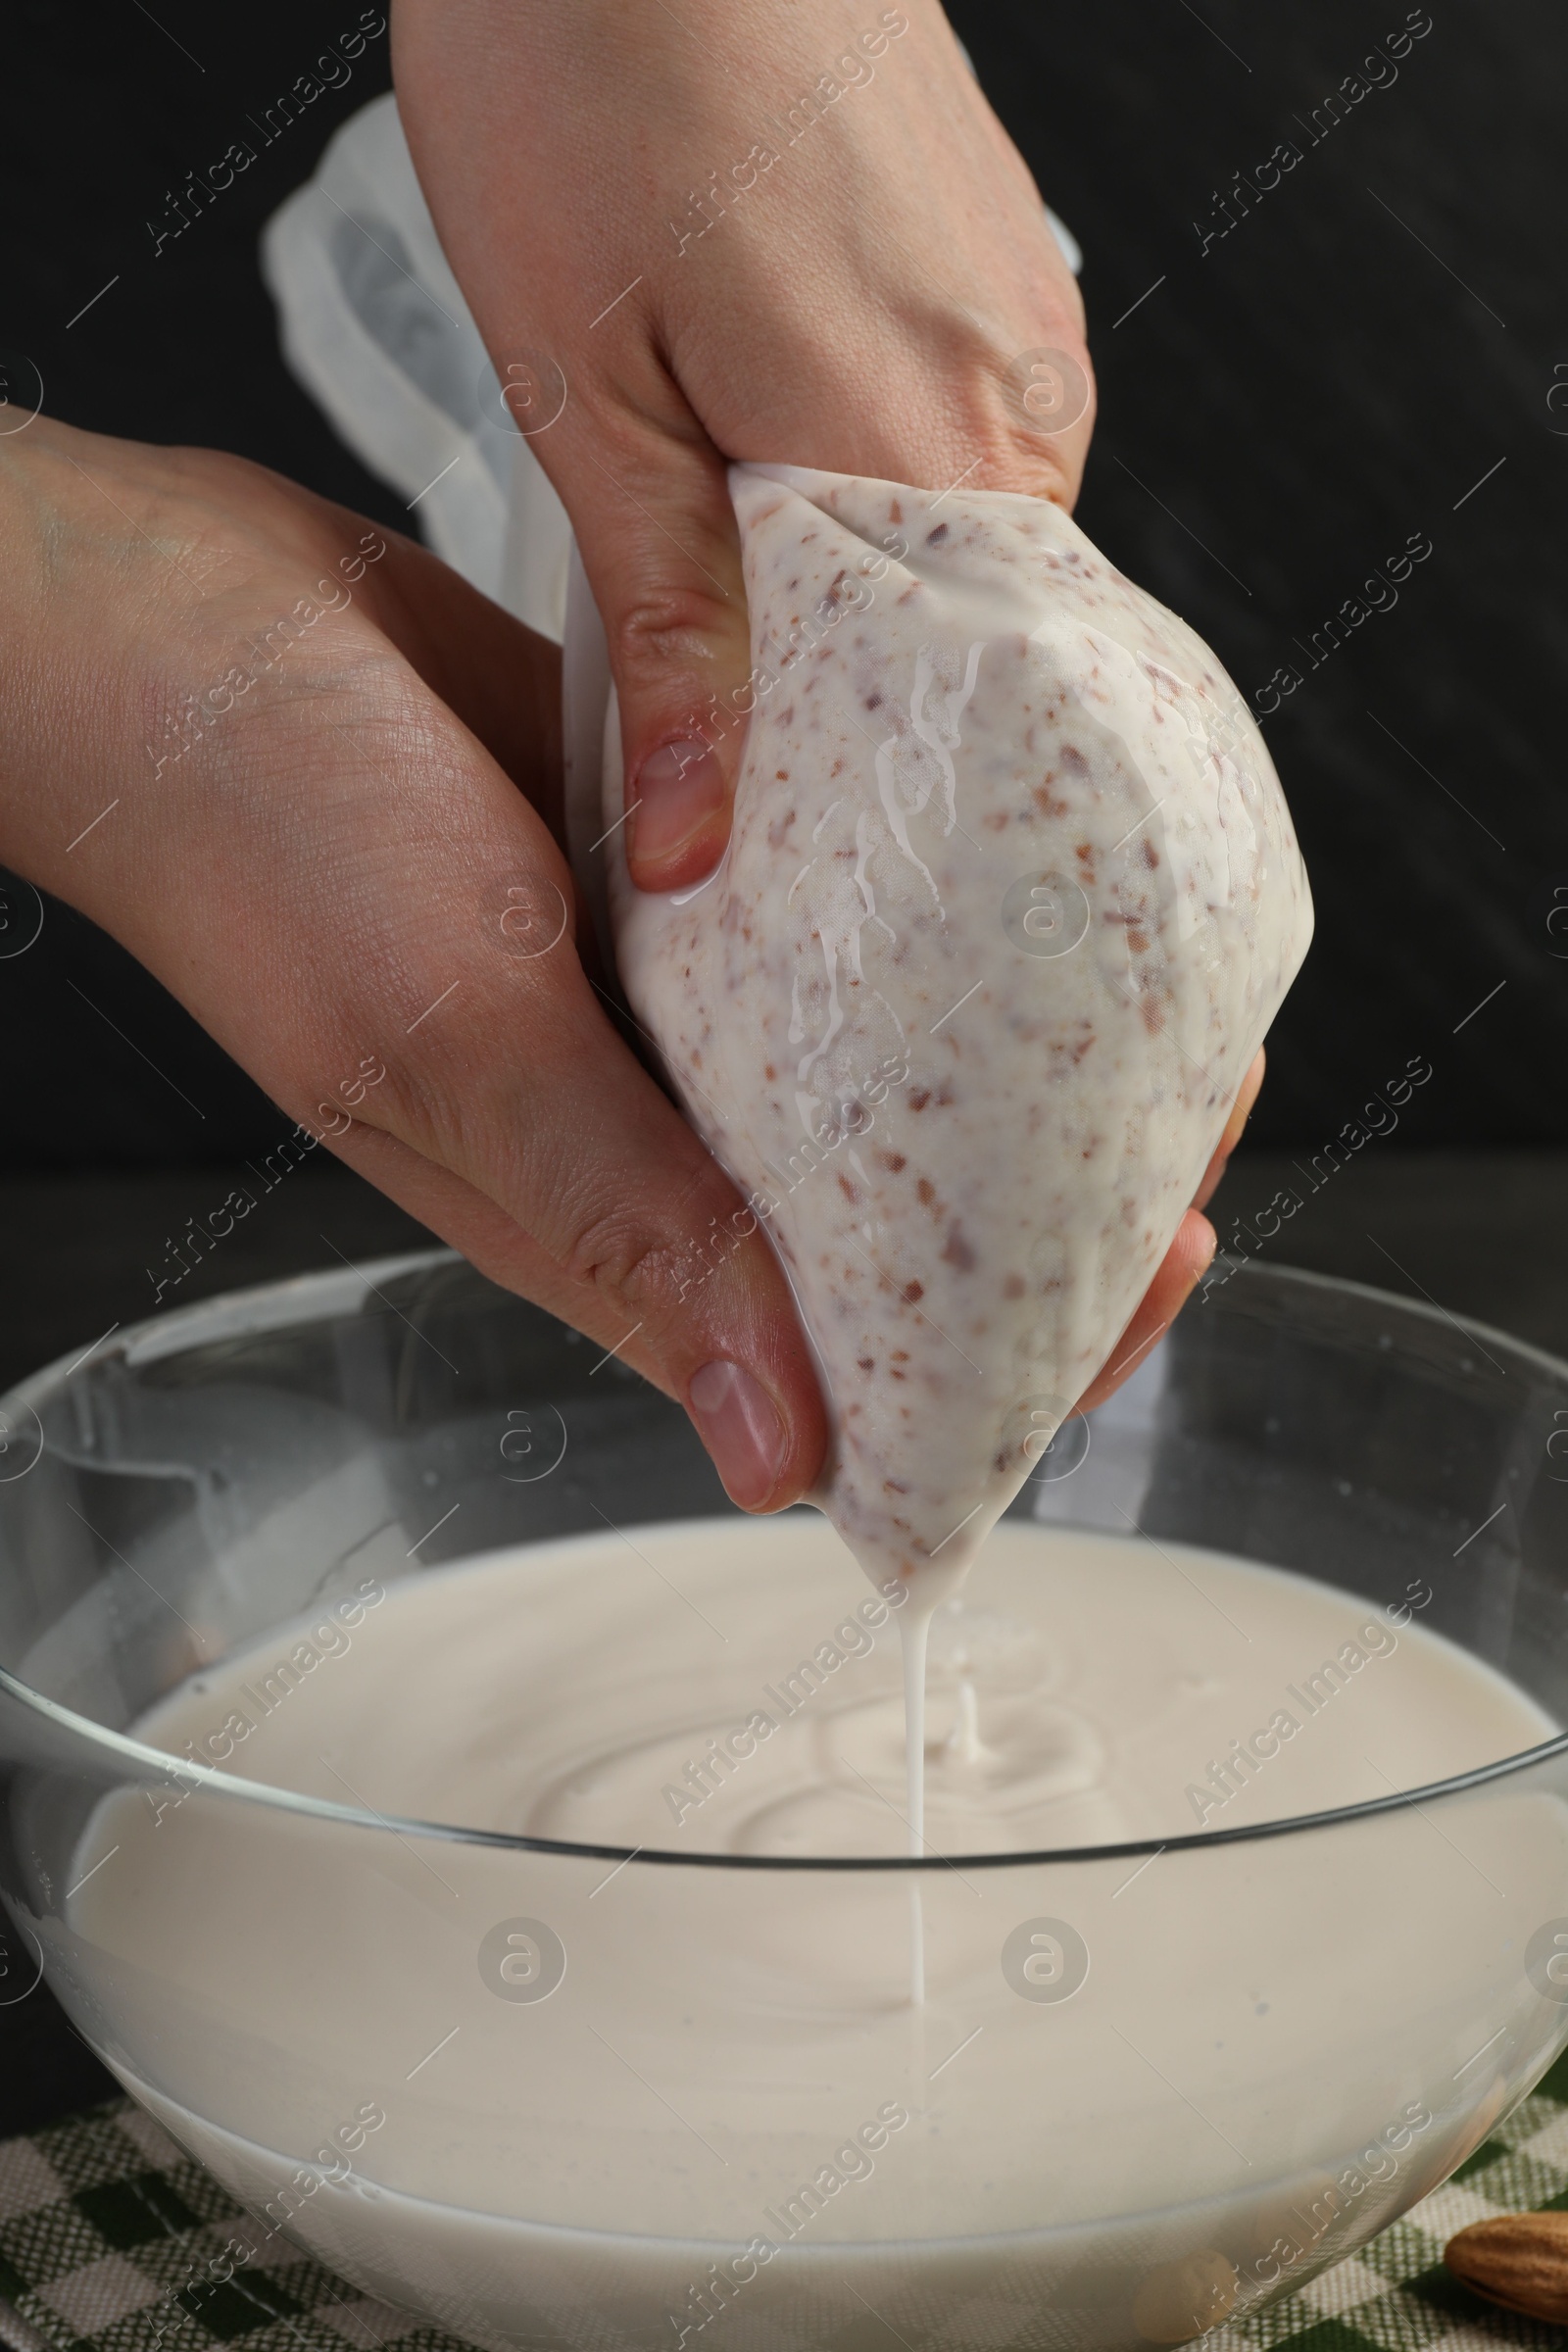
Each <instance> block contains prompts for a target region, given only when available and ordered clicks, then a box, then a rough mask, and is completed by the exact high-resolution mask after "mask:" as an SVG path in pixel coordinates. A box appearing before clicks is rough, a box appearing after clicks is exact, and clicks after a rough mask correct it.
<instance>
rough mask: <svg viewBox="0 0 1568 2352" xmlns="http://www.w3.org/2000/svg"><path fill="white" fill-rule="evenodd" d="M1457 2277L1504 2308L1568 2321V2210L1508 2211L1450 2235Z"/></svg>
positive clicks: (1449, 2259) (1448, 2258)
mask: <svg viewBox="0 0 1568 2352" xmlns="http://www.w3.org/2000/svg"><path fill="white" fill-rule="evenodd" d="M1443 2259H1444V2261H1445V2262H1446V2264H1447V2266H1448V2268H1449V2270H1450V2271H1451V2272H1452V2273H1453V2275H1454V2277H1455V2278H1458V2279H1460V2280H1461V2281H1462V2282H1463V2283H1464V2285H1466V2286H1468V2287H1470V2288H1471V2289H1472V2290H1473V2292H1474V2293H1476V2294H1478V2295H1485V2296H1486V2297H1487V2299H1488V2301H1489V2302H1492V2303H1500V2304H1501V2305H1502V2308H1503V2309H1504V2311H1516V2312H1518V2313H1520V2314H1521V2315H1522V2316H1523V2317H1524V2318H1525V2319H1528V2320H1568V2213H1507V2214H1501V2215H1499V2216H1498V2218H1497V2219H1496V2221H1495V2222H1472V2223H1471V2225H1470V2227H1469V2229H1461V2230H1460V2231H1459V2232H1458V2234H1457V2236H1454V2237H1450V2238H1449V2240H1448V2243H1447V2246H1446V2249H1445V2251H1444V2256H1443Z"/></svg>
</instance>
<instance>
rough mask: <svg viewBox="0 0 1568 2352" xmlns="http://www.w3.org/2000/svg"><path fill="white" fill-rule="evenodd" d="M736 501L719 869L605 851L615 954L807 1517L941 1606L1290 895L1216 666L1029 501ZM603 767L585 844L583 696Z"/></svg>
mask: <svg viewBox="0 0 1568 2352" xmlns="http://www.w3.org/2000/svg"><path fill="white" fill-rule="evenodd" d="M730 483H731V492H732V496H733V498H734V502H735V509H736V513H737V515H738V516H739V519H740V528H741V536H742V541H743V546H744V554H745V565H746V587H747V595H748V598H749V601H750V608H751V628H752V649H753V651H752V658H753V662H754V665H755V666H754V669H753V674H752V681H751V685H750V687H749V688H748V690H747V691H746V693H745V694H744V695H743V696H742V698H741V703H742V707H743V708H745V709H749V714H750V715H749V731H748V735H747V741H746V748H745V755H744V760H743V764H742V767H741V772H740V777H739V782H738V787H737V792H736V800H735V813H734V828H733V832H732V836H731V840H730V846H729V849H728V852H727V854H726V856H725V858H724V860H723V863H722V864H721V865H720V866H719V868H718V869H717V870H716V872H715V873H714V874H712V875H711V876H710V878H709V879H708V880H707V881H706V882H704V883H701V884H699V885H698V886H697V887H696V888H695V889H688V890H685V891H680V892H674V893H669V894H661V895H650V894H645V893H641V892H638V891H635V890H633V889H632V888H631V886H630V883H629V880H628V878H627V874H626V870H625V861H624V854H623V852H622V851H621V849H620V843H621V839H622V836H621V833H620V832H618V831H617V832H616V833H615V834H614V835H613V849H614V863H613V868H612V873H611V907H612V919H613V930H614V936H615V951H616V956H617V960H618V963H619V967H620V973H621V978H622V982H623V984H624V987H625V989H626V992H627V996H628V999H629V1001H630V1003H631V1005H632V1007H633V1009H634V1011H635V1013H636V1016H637V1018H638V1020H639V1021H640V1022H641V1023H642V1024H643V1026H644V1027H645V1029H646V1030H648V1031H649V1032H650V1034H651V1035H652V1036H653V1038H654V1039H655V1040H656V1041H657V1043H658V1046H659V1048H660V1051H661V1053H662V1056H663V1059H664V1062H665V1065H666V1067H667V1070H668V1074H669V1076H670V1079H671V1080H672V1082H673V1084H674V1086H675V1088H676V1090H677V1091H678V1094H679V1097H680V1101H681V1103H682V1104H683V1106H684V1108H685V1110H686V1113H687V1116H688V1117H689V1119H690V1120H691V1122H692V1124H693V1126H694V1127H696V1129H697V1130H698V1132H699V1133H700V1134H701V1135H702V1136H703V1137H704V1138H705V1139H706V1141H707V1142H708V1143H709V1144H710V1146H711V1149H712V1150H713V1152H715V1153H716V1154H717V1156H718V1158H719V1159H720V1160H721V1161H722V1163H723V1165H724V1166H725V1167H726V1168H727V1169H728V1170H729V1172H730V1174H731V1175H732V1176H733V1177H734V1179H735V1182H736V1184H737V1185H738V1186H739V1187H740V1189H741V1191H742V1193H743V1194H745V1195H746V1196H747V1200H748V1203H749V1206H748V1208H747V1210H745V1211H743V1212H741V1214H740V1216H739V1218H738V1220H737V1231H741V1232H746V1231H749V1230H750V1220H751V1219H752V1218H754V1217H755V1218H756V1219H757V1220H758V1221H759V1222H760V1224H761V1225H762V1227H763V1229H764V1230H765V1232H766V1233H767V1234H768V1236H769V1238H770V1240H771V1241H772V1244H773V1246H774V1248H775V1249H776V1250H777V1251H778V1253H779V1256H780V1258H781V1260H782V1262H783V1264H784V1266H785V1268H786V1270H787V1272H788V1275H789V1279H790V1281H791V1283H792V1285H793V1287H794V1291H795V1296H796V1299H797V1300H798V1302H799V1305H800V1310H801V1314H802V1317H803V1319H804V1322H805V1324H806V1328H807V1330H808V1332H809V1335H810V1337H811V1340H812V1342H813V1343H814V1346H815V1348H816V1350H817V1355H818V1359H819V1365H820V1372H821V1379H822V1385H823V1389H824V1392H825V1395H826V1397H827V1400H828V1405H829V1412H830V1418H831V1423H832V1429H833V1438H832V1445H831V1449H830V1453H829V1457H828V1461H827V1464H826V1467H825V1469H824V1471H823V1475H822V1479H821V1482H820V1485H819V1487H818V1490H817V1493H816V1495H815V1497H814V1499H815V1500H816V1501H817V1502H818V1503H819V1504H820V1505H821V1507H822V1509H823V1510H824V1511H825V1512H826V1513H827V1515H828V1516H829V1518H830V1519H831V1520H832V1521H833V1523H834V1525H835V1526H836V1527H837V1528H838V1530H839V1532H840V1534H841V1535H842V1536H843V1538H844V1540H845V1542H846V1543H847V1544H849V1546H850V1548H851V1549H852V1551H854V1553H855V1554H856V1556H857V1558H858V1560H859V1561H860V1563H861V1565H862V1566H863V1567H864V1568H865V1569H866V1570H867V1572H868V1573H869V1574H870V1575H871V1576H872V1577H873V1579H874V1580H875V1581H877V1582H879V1583H880V1582H882V1581H884V1580H885V1579H886V1578H887V1577H888V1576H889V1575H890V1574H897V1575H899V1576H902V1577H904V1578H906V1579H910V1580H913V1581H915V1582H916V1583H918V1585H919V1586H920V1587H921V1597H922V1598H933V1597H935V1593H936V1591H937V1590H940V1589H941V1588H944V1587H946V1586H947V1585H948V1584H949V1583H950V1581H953V1582H956V1579H957V1578H958V1577H959V1576H960V1575H961V1574H962V1571H963V1570H964V1568H965V1567H966V1566H967V1565H968V1563H969V1562H970V1561H971V1560H972V1558H973V1557H974V1554H975V1552H976V1550H977V1549H978V1547H979V1545H980V1543H981V1541H982V1540H983V1538H984V1536H985V1535H986V1533H987V1532H988V1530H989V1529H990V1527H991V1526H992V1524H993V1523H994V1521H995V1520H996V1518H997V1516H998V1514H999V1513H1000V1512H1001V1511H1002V1510H1003V1509H1005V1506H1006V1504H1007V1503H1008V1501H1009V1500H1010V1499H1011V1498H1012V1496H1013V1495H1015V1494H1016V1493H1017V1491H1018V1489H1019V1487H1020V1485H1021V1484H1022V1482H1023V1481H1024V1479H1026V1478H1027V1477H1028V1476H1029V1475H1030V1473H1031V1471H1032V1470H1033V1469H1034V1468H1035V1466H1036V1464H1037V1462H1038V1459H1039V1455H1040V1452H1041V1450H1042V1448H1043V1446H1045V1444H1046V1443H1047V1442H1048V1441H1049V1439H1050V1437H1051V1436H1052V1434H1053V1432H1054V1430H1055V1428H1056V1427H1057V1426H1058V1425H1059V1423H1060V1422H1061V1420H1062V1419H1063V1418H1064V1417H1065V1416H1066V1414H1067V1413H1068V1411H1069V1410H1070V1409H1071V1406H1072V1403H1073V1400H1074V1399H1075V1398H1076V1397H1079V1396H1080V1395H1081V1394H1082V1393H1083V1391H1084V1389H1085V1388H1086V1387H1087V1385H1088V1383H1089V1382H1090V1380H1091V1379H1093V1377H1094V1375H1095V1374H1096V1373H1097V1372H1098V1371H1099V1370H1100V1369H1101V1367H1102V1366H1103V1364H1104V1363H1105V1362H1106V1360H1107V1358H1108V1356H1109V1353H1110V1350H1111V1349H1112V1348H1114V1346H1115V1344H1116V1341H1117V1339H1118V1337H1119V1335H1120V1334H1121V1332H1122V1331H1123V1329H1124V1328H1125V1326H1126V1324H1127V1322H1128V1320H1129V1318H1130V1316H1131V1315H1132V1312H1133V1309H1134V1308H1135V1306H1136V1305H1137V1303H1138V1301H1139V1299H1141V1297H1142V1296H1143V1293H1144V1291H1145V1290H1146V1289H1147V1287H1148V1285H1149V1282H1150V1279H1151V1277H1152V1274H1153V1272H1154V1269H1155V1267H1156V1266H1157V1265H1158V1263H1159V1260H1160V1258H1161V1257H1162V1256H1163V1254H1164V1252H1165V1250H1166V1249H1167V1248H1168V1246H1169V1244H1170V1241H1171V1239H1172V1237H1173V1235H1174V1233H1175V1231H1176V1228H1177V1226H1178V1225H1179V1223H1180V1222H1181V1218H1182V1215H1183V1212H1184V1211H1185V1209H1186V1208H1187V1206H1188V1205H1189V1203H1190V1201H1191V1200H1192V1196H1193V1193H1194V1191H1195V1190H1196V1188H1197V1185H1198V1183H1199V1180H1200V1178H1201V1175H1202V1172H1203V1168H1204V1166H1205V1164H1206V1162H1207V1160H1208V1158H1209V1156H1210V1154H1211V1152H1213V1150H1214V1147H1215V1145H1216V1144H1217V1142H1218V1140H1219V1137H1220V1134H1221V1131H1222V1129H1223V1127H1224V1125H1225V1120H1226V1117H1227V1114H1228V1112H1229V1110H1230V1107H1231V1104H1232V1103H1233V1101H1234V1100H1235V1097H1236V1093H1237V1090H1238V1088H1239V1087H1240V1085H1241V1082H1242V1079H1243V1077H1244V1076H1245V1074H1246V1072H1247V1069H1248V1066H1249V1064H1250V1061H1251V1059H1252V1056H1253V1055H1254V1054H1255V1053H1256V1051H1257V1048H1258V1046H1259V1045H1260V1043H1261V1042H1262V1039H1263V1036H1264V1033H1265V1031H1266V1030H1267V1028H1268V1026H1269V1023H1270V1021H1271V1020H1272V1019H1273V1016H1274V1014H1275V1012H1276V1011H1277V1009H1278V1007H1279V1005H1280V1003H1281V1001H1282V999H1283V997H1284V995H1285V992H1286V990H1287V988H1288V987H1289V986H1290V983H1291V981H1292V979H1293V978H1294V977H1295V974H1296V972H1297V969H1298V967H1299V964H1300V961H1301V958H1302V956H1303V955H1304V954H1305V952H1306V947H1307V942H1308V940H1309V938H1310V935H1311V919H1312V918H1311V902H1310V898H1309V895H1308V891H1307V884H1306V876H1305V873H1304V871H1303V868H1302V865H1301V860H1300V857H1299V852H1298V849H1297V845H1296V839H1295V835H1294V832H1293V829H1292V826H1291V821H1290V816H1289V812H1288V811H1287V809H1286V806H1285V801H1284V797H1283V795H1282V793H1281V791H1280V787H1279V782H1278V779H1277V777H1276V776H1275V773H1274V768H1273V765H1272V763H1271V761H1270V760H1269V757H1268V754H1267V752H1266V751H1265V749H1264V747H1263V743H1262V739H1261V737H1260V735H1259V734H1258V731H1257V728H1256V725H1255V723H1254V722H1253V721H1252V718H1251V716H1250V712H1249V711H1248V710H1247V708H1246V706H1245V704H1244V703H1243V702H1242V700H1241V697H1240V696H1239V695H1238V694H1237V692H1236V689H1235V688H1234V686H1233V685H1232V684H1231V682H1230V680H1229V679H1228V678H1227V677H1226V675H1225V672H1224V671H1223V670H1222V668H1221V667H1220V664H1219V662H1218V661H1217V660H1216V659H1215V657H1214V656H1213V655H1212V654H1211V653H1210V652H1209V651H1208V649H1207V648H1206V647H1205V646H1204V645H1203V644H1202V642H1201V639H1199V638H1198V637H1197V636H1195V635H1194V633H1193V631H1192V630H1191V629H1189V628H1188V627H1186V625H1185V624H1184V623H1183V622H1182V621H1180V620H1178V619H1177V618H1176V617H1175V616H1174V614H1172V613H1167V612H1166V611H1165V610H1164V608H1163V607H1162V606H1160V605H1158V604H1156V603H1155V602H1154V600H1153V599H1152V597H1150V596H1147V595H1145V594H1144V592H1143V591H1142V590H1141V589H1139V588H1136V587H1134V586H1133V584H1132V583H1131V582H1130V581H1129V580H1127V579H1126V578H1124V577H1123V575H1122V574H1121V573H1120V572H1118V571H1117V570H1116V569H1115V568H1114V566H1113V565H1112V564H1109V563H1108V562H1107V561H1106V560H1105V558H1104V557H1103V556H1102V555H1101V554H1100V552H1099V550H1098V549H1097V548H1096V547H1095V546H1094V545H1093V544H1092V542H1091V541H1090V540H1088V539H1087V538H1086V537H1085V536H1084V534H1083V532H1082V531H1081V530H1079V528H1078V527H1077V525H1076V524H1075V523H1074V522H1073V521H1072V520H1071V518H1070V517H1069V516H1068V515H1065V514H1064V513H1063V512H1062V511H1061V509H1060V508H1058V507H1055V506H1053V505H1050V504H1048V503H1046V502H1044V501H1041V500H1038V499H1033V498H1026V497H1020V496H1014V495H1011V494H1007V493H999V492H993V491H971V490H963V489H955V490H952V491H949V492H947V493H945V494H937V493H933V492H929V491H924V490H913V489H909V488H907V487H906V486H904V485H902V484H898V483H893V482H880V481H871V480H866V479H861V478H858V477H852V476H846V475H841V474H832V473H821V472H815V471H809V470H807V469H805V468H801V467H796V466H736V467H734V468H733V469H732V472H731V476H730ZM606 744H607V758H606V776H605V822H606V823H607V824H611V823H613V822H614V821H615V820H616V819H618V818H619V816H620V814H621V810H622V790H621V774H620V758H619V750H618V725H617V721H616V715H615V713H614V711H613V710H612V712H611V716H610V723H609V725H608V727H607V732H606ZM695 1238H696V1240H698V1241H699V1242H700V1241H701V1240H702V1239H703V1238H705V1237H695ZM706 1238H708V1239H709V1240H710V1241H711V1238H712V1237H706Z"/></svg>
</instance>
